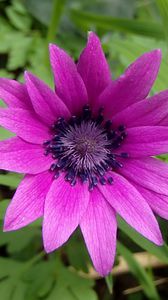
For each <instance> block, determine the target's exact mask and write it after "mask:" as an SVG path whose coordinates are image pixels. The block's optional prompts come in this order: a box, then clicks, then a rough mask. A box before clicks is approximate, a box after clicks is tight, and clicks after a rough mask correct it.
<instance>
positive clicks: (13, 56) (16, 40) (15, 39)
mask: <svg viewBox="0 0 168 300" xmlns="http://www.w3.org/2000/svg"><path fill="white" fill-rule="evenodd" d="M10 39H11V43H12V46H11V48H10V51H9V59H8V63H7V68H8V70H16V69H17V68H20V67H24V66H25V64H26V62H27V61H28V57H29V53H30V51H31V47H32V37H27V36H25V35H24V34H22V33H21V32H19V33H17V34H14V35H13V36H10Z"/></svg>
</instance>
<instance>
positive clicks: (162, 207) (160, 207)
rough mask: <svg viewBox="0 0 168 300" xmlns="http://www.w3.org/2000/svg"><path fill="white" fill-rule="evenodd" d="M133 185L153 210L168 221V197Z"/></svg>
mask: <svg viewBox="0 0 168 300" xmlns="http://www.w3.org/2000/svg"><path fill="white" fill-rule="evenodd" d="M133 185H134V186H135V187H136V189H137V190H138V191H139V192H140V193H141V195H142V196H143V197H144V198H145V200H146V201H147V202H148V204H149V206H150V207H151V209H152V210H153V211H154V212H155V213H156V214H157V215H159V216H161V217H162V218H164V219H166V220H168V196H165V195H161V194H158V193H155V192H153V191H150V190H148V189H146V188H144V187H142V186H140V185H138V184H135V183H133Z"/></svg>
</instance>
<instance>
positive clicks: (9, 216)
mask: <svg viewBox="0 0 168 300" xmlns="http://www.w3.org/2000/svg"><path fill="white" fill-rule="evenodd" d="M52 179H53V176H52V174H51V173H49V172H48V171H47V172H44V173H40V174H38V175H26V176H25V178H24V179H23V180H22V182H21V183H20V185H19V187H18V188H17V190H16V193H15V195H14V197H13V199H12V201H11V203H10V205H9V206H8V208H7V211H6V215H5V221H4V231H11V230H16V229H19V228H22V227H24V226H26V225H28V224H29V223H31V222H33V221H35V220H36V219H38V218H40V217H42V216H43V210H44V201H45V198H46V195H47V192H48V190H49V188H50V185H51V182H52Z"/></svg>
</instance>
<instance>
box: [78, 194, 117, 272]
mask: <svg viewBox="0 0 168 300" xmlns="http://www.w3.org/2000/svg"><path fill="white" fill-rule="evenodd" d="M80 227H81V230H82V233H83V236H84V239H85V242H86V245H87V248H88V251H89V253H90V256H91V259H92V261H93V264H94V267H95V269H96V271H97V272H98V273H99V274H100V275H102V276H106V275H107V274H108V273H109V272H110V271H111V269H112V266H113V264H114V258H115V252H116V231H117V222H116V216H115V212H114V210H113V209H112V207H110V205H109V204H108V202H107V201H106V200H105V199H104V197H103V196H102V195H101V193H100V192H99V191H98V190H97V189H94V191H93V192H92V193H90V201H89V205H88V208H87V210H86V212H85V214H84V215H83V218H82V220H81V222H80Z"/></svg>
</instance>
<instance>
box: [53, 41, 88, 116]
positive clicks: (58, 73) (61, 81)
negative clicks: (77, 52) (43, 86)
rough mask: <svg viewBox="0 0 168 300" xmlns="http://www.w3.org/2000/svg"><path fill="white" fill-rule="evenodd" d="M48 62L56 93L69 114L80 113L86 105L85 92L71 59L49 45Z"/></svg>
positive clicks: (54, 46) (57, 48) (55, 47)
mask: <svg viewBox="0 0 168 300" xmlns="http://www.w3.org/2000/svg"><path fill="white" fill-rule="evenodd" d="M50 61H51V66H52V70H53V74H54V79H55V85H56V93H57V95H58V96H59V97H60V98H61V99H62V100H63V101H64V103H65V104H66V106H67V107H68V108H69V110H70V111H71V113H73V114H77V113H79V112H81V110H82V107H83V106H84V105H85V104H87V103H88V97H87V91H86V88H85V85H84V82H83V80H82V78H81V77H80V75H79V73H78V72H77V68H76V65H75V63H74V62H73V60H72V58H71V57H70V56H69V55H68V54H67V53H66V52H65V51H64V50H62V49H60V48H59V47H57V46H56V45H52V44H51V45H50Z"/></svg>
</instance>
